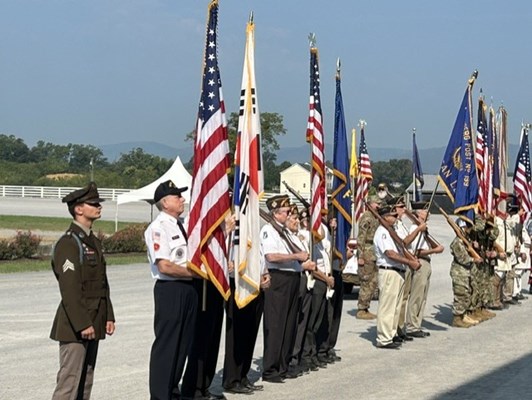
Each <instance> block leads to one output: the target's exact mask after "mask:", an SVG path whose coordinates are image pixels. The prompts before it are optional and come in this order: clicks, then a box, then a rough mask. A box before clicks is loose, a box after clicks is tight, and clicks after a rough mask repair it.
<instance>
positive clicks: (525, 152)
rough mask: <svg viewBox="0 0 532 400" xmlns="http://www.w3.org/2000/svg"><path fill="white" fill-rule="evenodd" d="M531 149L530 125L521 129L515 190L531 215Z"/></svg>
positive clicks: (527, 212)
mask: <svg viewBox="0 0 532 400" xmlns="http://www.w3.org/2000/svg"><path fill="white" fill-rule="evenodd" d="M531 178H532V174H531V173H530V149H529V146H528V127H527V126H523V128H522V130H521V146H520V147H519V153H517V160H516V162H515V172H514V192H515V194H516V196H517V198H518V199H519V200H520V201H521V207H522V208H523V210H524V211H525V212H526V216H530V213H531V212H532V183H531V182H530V180H531Z"/></svg>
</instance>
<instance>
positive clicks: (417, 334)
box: [407, 330, 430, 338]
mask: <svg viewBox="0 0 532 400" xmlns="http://www.w3.org/2000/svg"><path fill="white" fill-rule="evenodd" d="M407 335H408V336H411V337H414V338H426V337H428V336H430V333H428V332H425V331H422V330H419V331H414V332H408V333H407Z"/></svg>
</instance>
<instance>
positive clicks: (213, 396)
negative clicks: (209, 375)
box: [203, 390, 227, 400]
mask: <svg viewBox="0 0 532 400" xmlns="http://www.w3.org/2000/svg"><path fill="white" fill-rule="evenodd" d="M203 399H205V400H227V397H225V396H224V395H223V393H220V394H217V393H211V392H209V391H208V390H207V391H206V392H205V393H204V394H203Z"/></svg>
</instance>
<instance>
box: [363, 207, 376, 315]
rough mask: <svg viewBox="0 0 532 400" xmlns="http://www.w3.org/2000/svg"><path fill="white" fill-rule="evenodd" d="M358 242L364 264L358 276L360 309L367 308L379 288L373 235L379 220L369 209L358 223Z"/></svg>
mask: <svg viewBox="0 0 532 400" xmlns="http://www.w3.org/2000/svg"><path fill="white" fill-rule="evenodd" d="M358 227H359V228H358V244H359V246H360V250H361V257H362V259H363V260H364V265H362V266H360V265H359V266H358V276H359V278H360V290H359V292H358V309H359V310H367V309H369V305H370V303H371V298H372V297H373V293H374V292H375V290H376V289H377V284H378V278H379V269H378V268H377V265H376V263H375V261H376V260H377V258H376V257H375V249H374V247H373V236H375V231H376V230H377V228H378V227H379V221H378V220H377V218H375V217H374V216H373V214H372V213H371V211H369V210H367V211H365V212H364V213H363V214H362V217H360V222H359V223H358Z"/></svg>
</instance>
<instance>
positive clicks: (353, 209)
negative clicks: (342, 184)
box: [351, 128, 358, 239]
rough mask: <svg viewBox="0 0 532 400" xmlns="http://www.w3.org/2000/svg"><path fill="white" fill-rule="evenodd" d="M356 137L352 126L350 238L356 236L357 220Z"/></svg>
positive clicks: (355, 131)
mask: <svg viewBox="0 0 532 400" xmlns="http://www.w3.org/2000/svg"><path fill="white" fill-rule="evenodd" d="M356 139H357V130H356V129H355V128H353V129H352V130H351V163H352V168H351V169H352V171H351V188H352V189H351V197H352V198H353V200H352V201H351V203H352V206H351V221H353V228H352V229H351V238H352V239H355V238H356V237H357V236H358V221H356V220H355V214H356V204H355V202H356V196H357V175H358V165H357V164H358V160H357V155H356V151H357V147H356V141H357V140H356Z"/></svg>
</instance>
